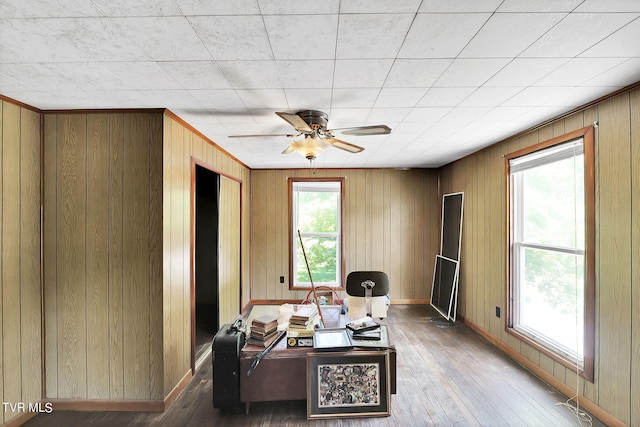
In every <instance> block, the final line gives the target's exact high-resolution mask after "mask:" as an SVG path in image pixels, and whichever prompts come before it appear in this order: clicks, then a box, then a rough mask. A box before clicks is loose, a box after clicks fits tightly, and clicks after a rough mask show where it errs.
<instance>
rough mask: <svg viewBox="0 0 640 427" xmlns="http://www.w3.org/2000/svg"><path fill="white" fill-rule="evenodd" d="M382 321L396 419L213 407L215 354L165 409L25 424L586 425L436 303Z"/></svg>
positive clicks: (286, 406) (403, 308)
mask: <svg viewBox="0 0 640 427" xmlns="http://www.w3.org/2000/svg"><path fill="white" fill-rule="evenodd" d="M383 322H385V323H387V324H388V325H389V331H390V334H391V339H392V341H393V343H394V344H395V346H396V349H397V352H398V360H397V388H398V394H395V395H392V397H391V416H390V417H385V418H350V419H337V420H314V421H307V419H306V403H305V402H304V401H295V402H273V403H271V402H269V403H253V404H251V411H250V413H249V414H248V415H246V414H245V413H244V411H242V410H240V409H238V410H235V411H233V410H230V411H220V410H218V409H214V408H213V406H212V384H213V380H212V367H211V359H210V356H209V358H208V359H207V361H206V362H205V363H203V364H202V365H201V367H200V369H199V370H198V371H197V373H196V375H195V377H194V378H193V380H192V381H191V383H190V384H189V385H188V386H187V388H186V389H185V390H184V392H183V393H182V394H181V395H180V396H179V397H178V399H177V400H176V401H175V403H174V404H173V405H172V406H171V407H170V408H169V409H168V410H167V411H166V412H164V413H132V412H70V411H55V408H54V411H53V412H52V413H51V414H40V415H37V416H36V417H34V418H32V419H31V420H29V421H28V422H27V423H26V424H25V426H28V427H36V426H47V427H51V426H65V427H74V426H87V425H91V426H98V427H100V426H124V425H126V426H156V425H157V426H172V427H173V426H298V425H331V426H334V425H335V426H349V427H351V426H540V427H547V426H580V423H579V422H578V420H577V419H576V418H575V416H574V415H573V414H572V413H571V412H569V410H567V409H566V408H564V407H562V406H558V405H557V403H559V402H564V401H565V400H566V397H565V396H563V395H562V394H560V393H559V392H557V391H556V390H555V389H553V388H551V387H550V386H549V385H547V384H546V383H544V382H542V381H541V380H539V379H538V378H537V377H535V376H534V375H532V374H530V373H529V372H528V371H526V370H525V369H524V368H522V367H521V366H520V365H518V364H517V363H515V362H513V361H512V360H511V359H509V358H507V357H506V356H504V355H503V354H502V353H501V352H500V351H498V350H497V349H496V348H495V347H493V346H492V345H490V344H489V343H488V342H487V341H486V340H484V339H483V338H482V337H480V336H479V335H477V334H476V333H474V332H473V331H471V330H470V329H469V328H467V327H466V326H464V325H463V324H457V325H455V326H452V327H451V326H447V325H446V324H443V322H442V321H440V320H439V318H438V317H437V315H436V313H435V311H434V310H433V309H432V308H431V307H429V306H424V305H393V306H391V307H390V309H389V317H388V318H387V319H385V320H384V321H383ZM593 425H594V426H604V424H603V423H601V422H600V421H599V420H597V419H594V421H593Z"/></svg>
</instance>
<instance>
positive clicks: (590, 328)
mask: <svg viewBox="0 0 640 427" xmlns="http://www.w3.org/2000/svg"><path fill="white" fill-rule="evenodd" d="M578 138H583V143H584V168H585V169H584V179H585V182H584V192H585V194H584V200H585V249H584V250H585V255H584V263H585V277H584V286H585V289H584V299H585V307H584V316H585V317H584V332H585V333H584V349H583V356H584V363H583V367H582V369H581V370H580V371H579V373H580V376H581V377H583V378H585V379H586V380H588V381H590V382H593V380H594V357H595V313H596V308H595V258H596V257H595V235H596V233H595V228H596V225H595V214H596V210H595V138H594V127H593V126H587V127H584V128H582V129H578V130H575V131H573V132H569V133H566V134H564V135H561V136H558V137H556V138H552V139H549V140H547V141H544V142H541V143H539V144H536V145H533V146H531V147H527V148H523V149H521V150H518V151H515V152H513V153H509V154H507V155H505V156H504V161H505V163H504V168H505V169H504V173H505V188H506V196H507V200H506V207H505V209H506V225H507V230H506V233H507V239H506V243H507V247H506V258H507V260H506V261H507V262H506V266H507V271H506V281H505V283H506V287H507V289H506V294H505V295H506V303H505V307H506V310H505V312H506V316H505V331H506V332H507V333H509V334H510V335H513V336H514V337H516V338H517V339H518V340H520V341H522V342H524V343H526V344H527V345H529V346H531V347H533V348H534V349H536V350H538V351H539V352H541V353H543V354H545V355H546V356H548V357H550V358H551V359H553V360H554V361H556V362H558V363H560V364H561V365H563V366H565V367H567V368H569V369H573V370H575V369H576V365H575V363H573V362H572V361H571V360H569V359H567V358H565V357H563V356H561V355H560V354H558V353H556V352H554V351H552V350H550V349H549V348H547V347H545V346H543V345H542V344H540V343H538V342H537V341H534V340H532V339H531V338H529V337H527V336H526V335H524V334H522V333H520V332H518V331H517V330H515V329H514V328H513V319H514V313H513V304H514V303H515V301H514V298H513V295H514V293H513V292H514V290H513V287H514V284H513V282H512V277H513V272H514V254H513V248H514V242H513V236H514V230H513V224H512V221H511V201H512V199H513V195H512V191H513V190H512V189H511V184H510V181H511V180H510V169H509V160H511V159H514V158H517V157H521V156H524V155H526V154H530V153H532V152H534V151H539V150H542V149H545V148H549V147H552V146H554V145H558V144H562V143H565V142H570V141H572V140H575V139H578Z"/></svg>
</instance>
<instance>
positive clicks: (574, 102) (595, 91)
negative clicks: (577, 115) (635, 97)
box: [547, 86, 621, 107]
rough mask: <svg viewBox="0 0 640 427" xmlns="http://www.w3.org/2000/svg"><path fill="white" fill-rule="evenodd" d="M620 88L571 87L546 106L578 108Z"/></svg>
mask: <svg viewBox="0 0 640 427" xmlns="http://www.w3.org/2000/svg"><path fill="white" fill-rule="evenodd" d="M620 88H621V86H590V87H584V86H581V87H572V88H569V89H567V90H566V91H564V92H563V93H562V94H561V95H558V96H556V97H555V98H552V99H551V100H549V102H548V103H547V105H553V106H562V107H579V106H581V105H584V104H586V103H588V102H590V101H593V100H595V99H598V98H601V97H603V96H605V95H608V94H610V93H612V92H615V91H616V90H618V89H620Z"/></svg>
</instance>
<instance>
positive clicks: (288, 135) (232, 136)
mask: <svg viewBox="0 0 640 427" xmlns="http://www.w3.org/2000/svg"><path fill="white" fill-rule="evenodd" d="M298 135H300V134H296V135H293V134H290V133H272V134H264V135H229V138H258V137H265V136H286V137H287V138H293V137H294V136H298Z"/></svg>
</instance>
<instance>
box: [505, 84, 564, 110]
mask: <svg viewBox="0 0 640 427" xmlns="http://www.w3.org/2000/svg"><path fill="white" fill-rule="evenodd" d="M564 90H567V88H559V87H528V88H526V89H524V90H523V91H521V92H519V93H518V94H516V95H514V96H512V97H511V98H510V99H508V100H506V101H505V102H503V103H502V105H501V107H535V106H538V105H544V103H545V102H547V101H548V100H550V99H552V98H554V97H556V96H557V95H558V94H561V93H562V92H563V91H564Z"/></svg>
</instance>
